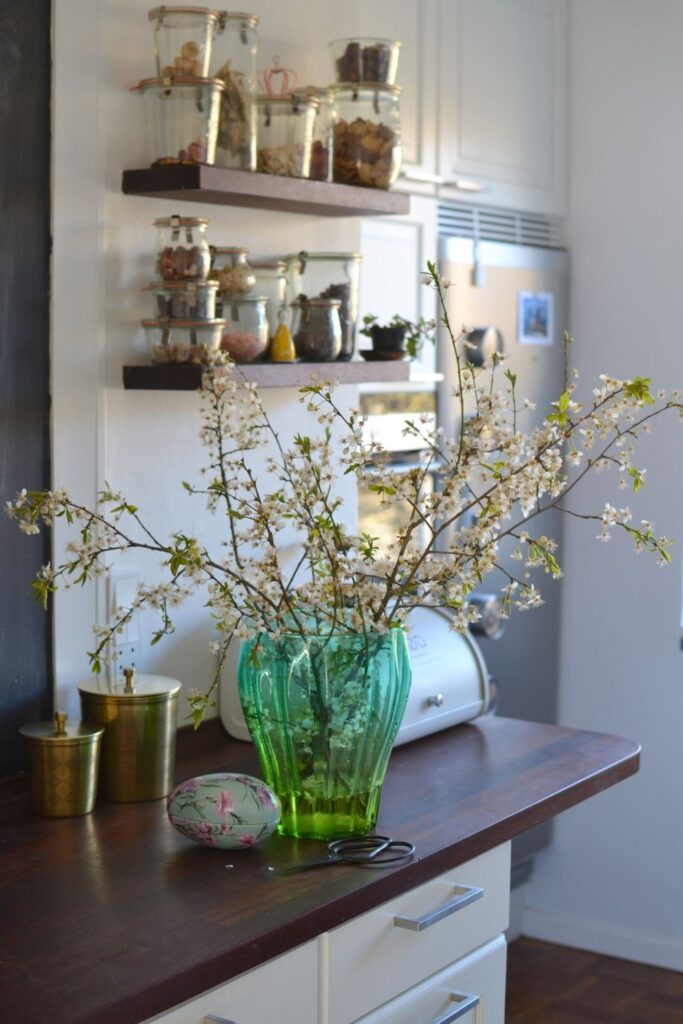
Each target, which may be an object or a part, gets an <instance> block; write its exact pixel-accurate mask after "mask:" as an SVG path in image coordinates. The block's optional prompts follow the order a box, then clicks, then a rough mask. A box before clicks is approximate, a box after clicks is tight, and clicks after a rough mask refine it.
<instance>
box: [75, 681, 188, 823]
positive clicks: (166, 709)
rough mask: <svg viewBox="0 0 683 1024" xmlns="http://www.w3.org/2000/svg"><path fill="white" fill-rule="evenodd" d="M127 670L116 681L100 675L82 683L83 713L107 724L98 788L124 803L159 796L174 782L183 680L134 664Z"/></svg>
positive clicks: (100, 723) (88, 719)
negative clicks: (122, 679)
mask: <svg viewBox="0 0 683 1024" xmlns="http://www.w3.org/2000/svg"><path fill="white" fill-rule="evenodd" d="M124 674H125V682H124V683H117V684H116V685H114V686H112V687H109V686H107V685H106V684H105V683H104V682H102V681H100V680H99V679H93V680H89V681H87V682H83V683H81V684H80V685H79V687H78V692H79V694H80V697H81V712H82V714H83V718H84V719H85V720H86V721H89V722H93V723H95V724H96V725H98V726H100V727H103V728H104V735H103V737H102V760H101V765H100V793H101V795H102V796H104V797H105V798H106V799H107V800H115V801H120V802H123V803H128V802H136V801H139V800H158V799H160V798H161V797H164V796H166V795H167V794H168V793H169V792H170V790H171V788H172V786H173V771H174V767H175V741H176V729H177V721H176V719H177V703H178V694H179V692H180V689H181V684H180V682H179V681H178V680H177V679H169V678H167V677H166V676H156V675H136V674H135V671H134V670H133V669H124Z"/></svg>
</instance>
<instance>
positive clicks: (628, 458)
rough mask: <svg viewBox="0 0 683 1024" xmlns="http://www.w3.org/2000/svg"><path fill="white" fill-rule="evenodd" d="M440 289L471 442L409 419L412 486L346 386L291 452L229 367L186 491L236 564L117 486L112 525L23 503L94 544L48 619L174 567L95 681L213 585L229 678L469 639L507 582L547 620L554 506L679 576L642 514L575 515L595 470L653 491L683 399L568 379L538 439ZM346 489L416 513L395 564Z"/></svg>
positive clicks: (76, 563)
mask: <svg viewBox="0 0 683 1024" xmlns="http://www.w3.org/2000/svg"><path fill="white" fill-rule="evenodd" d="M426 283H427V284H428V285H429V286H431V287H432V288H434V289H435V291H436V296H437V300H438V307H439V323H440V324H441V325H442V326H443V327H444V328H445V330H446V331H447V333H448V335H449V337H450V339H451V342H452V351H453V358H454V360H455V367H456V378H455V379H456V382H457V384H456V386H455V388H454V394H453V401H454V402H455V403H456V404H457V407H458V410H459V424H460V426H459V430H458V433H457V436H455V437H448V436H446V435H445V434H444V431H443V430H442V429H440V428H439V429H433V427H432V426H431V425H430V423H429V421H428V420H427V419H426V418H425V419H422V418H420V417H417V418H414V419H408V420H406V423H405V428H404V433H405V435H406V436H407V437H409V438H411V439H412V440H413V441H414V442H415V447H416V448H419V449H420V450H421V452H422V456H421V460H420V461H419V464H418V466H417V468H412V469H410V470H407V471H403V472H397V471H396V470H395V469H394V468H393V467H392V466H391V464H390V458H389V455H388V453H387V452H386V451H385V450H384V449H383V448H382V447H381V446H380V445H379V444H377V443H375V442H373V441H367V440H366V439H365V438H364V433H363V418H362V417H361V416H360V414H359V413H358V412H357V411H353V410H351V411H347V410H344V409H342V408H340V407H339V405H338V404H337V403H336V400H335V394H334V388H333V386H332V385H331V384H329V383H320V382H314V383H311V384H310V385H308V386H306V387H303V388H301V389H300V392H301V395H300V401H301V402H302V403H303V404H304V405H305V408H306V410H307V412H308V413H309V414H310V416H311V417H312V419H313V429H311V430H310V431H308V432H305V433H298V434H296V435H295V436H294V439H293V441H292V442H291V443H289V444H285V443H284V442H283V441H282V439H281V437H280V436H279V434H278V432H277V431H276V430H275V428H274V426H273V424H272V422H271V419H270V418H269V416H268V414H267V412H266V410H265V409H264V406H263V403H262V402H261V400H260V397H259V394H258V392H257V389H256V387H255V386H254V385H253V384H249V383H247V382H246V381H244V380H243V379H241V378H240V375H239V368H237V367H233V366H232V365H229V366H227V367H225V366H223V367H219V368H209V369H208V370H207V372H206V373H205V380H204V388H203V390H202V393H201V394H202V402H203V427H202V440H203V442H204V444H205V446H206V448H207V450H208V453H209V458H208V465H207V468H206V470H205V471H204V472H205V485H204V486H203V487H195V486H192V485H190V484H188V483H184V484H183V486H184V487H185V489H186V490H187V491H188V492H190V493H192V494H196V495H201V496H203V497H204V498H205V500H206V501H207V502H208V505H209V507H210V508H211V509H212V510H213V511H214V512H215V513H216V514H218V515H221V516H222V517H223V519H224V522H225V536H226V545H225V549H224V550H222V551H221V552H220V553H215V552H210V551H209V550H208V549H207V547H205V546H204V544H203V543H202V542H201V540H200V539H199V538H196V537H191V536H188V535H186V534H185V533H176V534H175V535H174V536H173V537H171V538H170V539H168V538H160V537H157V536H156V534H155V533H154V530H153V529H152V528H150V526H149V525H147V524H146V523H145V522H144V521H143V519H142V517H141V516H140V514H139V512H138V508H137V507H136V506H135V505H133V504H131V503H130V502H129V501H128V500H127V499H126V498H124V497H123V496H122V495H120V494H118V493H116V492H115V491H113V490H111V489H109V488H106V489H105V490H104V491H103V492H102V493H101V494H100V502H99V505H98V507H97V508H96V509H89V508H86V507H84V506H83V505H79V504H78V503H77V502H74V501H73V500H72V499H71V498H70V497H69V495H68V494H67V493H66V492H65V491H64V490H51V491H31V492H26V491H22V492H21V493H20V494H19V495H18V496H17V497H16V499H15V500H14V501H12V502H8V504H7V511H8V513H9V515H10V517H12V518H14V519H16V520H17V521H18V525H19V527H20V529H21V530H23V531H24V532H25V533H28V534H32V533H38V532H39V529H40V525H41V523H43V524H46V525H50V524H51V523H52V522H53V520H54V519H55V518H64V519H66V520H67V521H68V523H70V524H73V526H74V529H75V531H76V535H75V537H74V539H73V540H72V541H71V542H70V543H69V544H68V547H67V551H66V555H65V557H64V560H63V561H61V562H60V563H59V564H57V565H54V566H53V565H47V566H44V567H43V568H42V569H41V570H40V572H39V573H38V575H37V577H36V579H34V581H33V583H32V587H33V589H34V591H35V594H36V597H37V598H38V599H40V600H41V601H42V603H43V604H44V605H45V606H47V602H48V598H49V595H50V594H52V593H54V592H55V591H56V590H57V589H58V587H60V586H64V585H65V586H70V585H74V584H81V585H82V584H85V583H87V582H88V581H90V580H92V579H93V578H94V577H96V576H98V575H99V574H101V573H103V572H105V571H106V570H107V568H108V567H109V562H110V560H111V558H112V556H115V555H116V554H117V553H120V552H123V551H130V550H135V549H139V550H145V551H150V552H153V553H154V554H155V555H156V556H158V558H159V561H160V564H161V565H162V567H163V569H164V572H165V575H166V579H165V581H164V582H163V583H160V584H157V585H151V586H142V587H140V589H139V591H138V593H137V597H136V599H135V601H134V603H133V605H132V607H130V608H127V609H119V610H118V611H117V613H116V614H115V616H114V618H113V621H111V622H109V623H107V624H106V625H105V626H103V627H98V628H96V642H95V646H94V649H93V650H92V651H91V652H89V656H90V661H91V666H92V668H93V669H94V670H95V671H100V670H101V669H102V666H103V664H104V662H105V660H106V658H107V656H108V654H109V652H110V650H111V649H112V648H113V643H112V641H113V640H114V638H115V636H116V634H117V632H118V631H120V630H121V628H122V627H123V626H124V625H125V623H126V621H127V620H128V619H129V618H130V617H131V616H132V615H134V614H135V612H136V611H137V610H138V609H140V608H141V607H143V606H151V607H152V608H155V609H156V610H157V611H158V614H159V627H158V630H157V632H156V633H155V634H154V636H153V638H152V643H153V644H155V643H157V642H158V641H159V640H161V639H162V637H164V636H165V635H167V634H169V633H171V632H173V628H174V627H173V621H172V611H173V607H174V606H175V605H177V604H178V603H179V602H181V601H182V600H183V599H184V597H186V596H187V595H188V594H189V593H191V592H193V591H194V590H195V589H196V588H197V587H198V586H200V585H204V586H206V588H207V590H208V602H207V603H208V607H209V609H210V612H211V615H212V617H213V619H214V623H215V627H216V630H217V632H218V638H219V639H218V641H215V642H214V649H215V651H216V653H217V654H219V655H220V656H221V657H220V664H221V665H222V660H223V659H224V657H225V653H226V651H227V648H228V646H229V645H230V643H231V642H232V641H233V640H234V639H235V638H237V639H245V638H251V637H255V636H258V635H259V634H264V633H265V634H268V635H270V636H274V637H276V638H277V637H278V636H285V635H289V634H292V633H294V634H299V635H301V636H302V637H306V636H308V635H310V634H312V633H315V634H318V635H320V636H333V635H335V634H338V633H341V632H346V633H355V634H360V635H364V636H366V637H369V636H372V635H375V634H384V633H386V632H387V631H389V630H391V629H392V628H395V627H397V626H398V627H400V626H404V625H405V624H406V622H407V618H408V616H409V614H410V612H411V610H412V609H414V608H416V607H428V608H431V607H434V608H436V607H438V608H446V609H449V610H450V613H451V617H452V621H453V627H454V628H455V629H458V630H466V629H467V628H468V626H469V625H470V624H471V623H472V622H473V621H475V620H476V619H477V617H478V612H477V610H476V608H475V607H474V606H473V605H471V604H470V603H469V601H468V598H469V596H470V595H471V594H472V592H473V591H474V590H475V589H476V588H477V587H479V586H480V585H481V582H482V580H483V579H484V577H486V576H487V575H488V574H489V573H491V572H492V571H494V570H500V571H502V572H503V574H504V577H505V580H506V585H505V587H504V590H503V594H502V598H503V602H504V606H505V609H506V611H507V612H509V611H510V610H511V609H512V608H518V609H520V610H524V609H529V608H533V607H534V606H536V605H538V604H540V603H541V602H542V598H541V594H540V593H539V591H538V589H537V587H536V586H535V584H534V583H533V581H532V570H534V569H536V568H539V567H540V568H541V569H542V570H543V571H545V572H546V573H547V574H548V575H549V576H551V577H553V578H557V577H559V576H561V574H562V571H561V568H560V563H559V561H558V557H557V545H556V543H555V541H554V540H553V539H552V538H551V537H548V536H546V535H545V534H544V533H542V532H540V531H538V530H536V531H535V530H534V525H535V520H537V518H538V517H539V516H540V515H541V514H542V513H543V512H544V511H546V510H547V509H550V508H556V509H560V510H561V511H563V512H564V513H566V514H568V515H571V516H578V517H579V518H581V519H584V520H588V521H592V522H594V523H595V524H597V527H598V530H599V532H598V539H599V540H603V541H604V540H608V539H609V537H610V536H611V534H612V531H613V530H615V529H618V530H622V531H624V532H625V533H626V534H627V535H628V536H629V537H630V538H631V540H632V541H633V542H634V544H635V548H636V550H638V551H647V552H650V553H651V554H653V555H654V556H655V557H656V558H657V559H658V561H659V562H660V563H662V564H664V563H666V562H668V561H669V560H670V557H671V556H670V554H669V550H668V549H669V547H670V545H671V541H670V540H669V539H668V538H666V537H662V536H657V534H656V533H655V531H654V527H653V526H652V524H651V523H649V522H646V521H641V522H640V523H638V524H635V523H634V522H633V519H632V514H631V511H630V510H629V508H628V507H617V506H615V505H612V504H610V503H605V504H604V506H603V507H602V508H601V509H599V510H597V511H592V512H589V513H587V512H579V511H578V510H576V509H574V508H572V507H571V506H570V499H571V498H572V497H573V494H574V492H575V490H576V488H577V486H578V485H579V484H580V483H581V481H582V480H583V479H584V477H585V476H586V475H587V474H588V473H589V472H591V471H592V470H601V469H610V468H611V469H613V470H614V471H615V472H616V475H617V477H618V483H619V486H620V487H622V488H629V487H630V488H631V490H633V491H638V490H639V489H640V488H641V487H642V486H643V483H644V474H645V470H644V469H641V468H639V467H638V466H637V465H636V463H635V442H636V441H637V438H638V436H639V435H640V434H641V433H642V432H643V431H646V430H648V429H649V426H650V423H651V421H652V420H653V419H654V418H656V417H657V416H659V415H660V414H661V413H662V412H664V411H667V410H678V413H679V415H680V414H681V411H682V409H683V405H682V402H681V397H682V396H681V394H680V392H672V393H671V394H667V393H664V392H658V393H657V394H656V395H653V394H652V393H651V390H650V379H649V378H644V377H635V378H633V379H631V380H617V379H616V378H613V377H606V376H605V377H602V378H601V380H600V384H599V386H598V387H596V388H595V389H594V390H593V392H592V395H591V396H590V399H589V400H588V401H587V402H585V403H584V402H582V401H580V400H579V396H578V393H577V383H576V375H573V376H572V375H570V374H569V372H568V370H567V371H566V373H565V377H566V380H565V384H564V388H563V391H562V393H561V394H560V395H559V396H558V397H557V400H556V401H555V402H553V403H552V408H550V409H549V410H548V413H547V415H546V416H545V419H544V421H543V423H542V424H541V425H540V426H538V427H536V428H535V429H533V430H531V431H529V432H525V431H524V430H523V429H522V428H521V423H522V422H523V417H524V411H525V408H526V407H528V406H529V404H530V403H528V402H525V400H524V399H520V398H519V396H518V382H517V376H516V375H515V374H514V373H513V372H511V371H510V370H507V369H505V367H504V365H501V364H503V360H502V358H501V357H500V356H497V355H496V356H494V357H493V358H492V359H491V361H490V362H489V363H488V364H487V365H485V366H482V367H475V366H472V365H470V364H469V363H468V361H467V350H466V341H465V335H464V334H457V333H456V332H455V331H454V330H453V327H452V324H451V322H450V319H449V316H448V311H447V307H446V288H447V287H448V285H447V283H446V282H442V281H441V279H440V277H439V275H438V272H437V270H436V268H435V266H434V265H433V264H428V271H427V274H426ZM263 451H265V452H266V453H267V463H266V467H267V472H266V474H265V479H264V474H263V473H260V474H259V473H257V471H256V469H255V466H254V454H255V453H262V452H263ZM437 466H438V472H439V480H440V483H439V488H438V489H437V490H428V488H427V487H426V483H427V479H428V476H429V474H430V473H432V472H434V470H435V469H436V467H437ZM339 474H353V475H354V476H355V478H356V480H357V482H358V485H359V486H361V487H365V488H368V489H369V490H370V491H371V492H374V493H375V494H376V495H377V496H378V498H379V500H380V502H381V503H382V504H383V505H394V504H399V503H400V504H401V506H405V507H407V508H408V509H409V516H408V518H407V522H406V523H405V525H404V526H402V527H401V528H400V529H399V530H398V531H397V534H396V536H395V538H394V540H393V543H391V545H389V546H388V547H387V548H384V549H381V548H380V546H379V543H378V539H377V538H376V537H374V536H372V535H371V534H370V533H361V534H360V535H353V534H352V533H350V532H349V531H348V530H347V528H346V527H345V525H344V521H343V515H342V501H341V498H340V497H339V496H338V493H337V490H336V481H337V480H338V478H339V476H338V475H339ZM292 528H294V529H295V531H296V533H297V535H298V536H299V537H300V539H301V549H300V550H301V554H300V557H299V559H298V562H297V563H296V564H295V565H294V566H293V567H290V568H289V569H287V570H285V569H284V568H283V567H281V564H280V560H279V549H280V546H281V542H282V535H283V530H288V531H290V532H291V529H292ZM505 538H510V539H511V542H512V543H513V546H514V550H513V551H512V564H511V565H510V564H504V562H503V556H502V553H501V542H502V541H503V540H504V539H505ZM508 561H509V558H508V556H506V557H505V562H506V563H507V562H508ZM219 673H220V665H219V668H218V670H217V673H216V677H215V679H214V680H213V683H212V684H211V686H210V687H209V689H208V692H206V693H199V692H195V693H194V694H193V695H192V696H191V707H192V713H193V717H194V719H195V722H196V724H198V723H199V721H200V720H201V717H202V714H203V712H204V710H205V709H206V707H207V706H209V705H210V704H212V703H214V701H213V691H214V690H215V687H216V685H217V681H218V678H219Z"/></svg>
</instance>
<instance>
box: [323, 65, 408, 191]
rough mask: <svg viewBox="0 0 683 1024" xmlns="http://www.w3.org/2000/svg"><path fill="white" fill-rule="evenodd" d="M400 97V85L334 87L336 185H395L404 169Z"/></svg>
mask: <svg viewBox="0 0 683 1024" xmlns="http://www.w3.org/2000/svg"><path fill="white" fill-rule="evenodd" d="M400 94H401V90H400V87H399V86H397V85H374V86H370V85H338V86H335V87H334V98H335V99H334V102H335V124H334V153H333V158H332V177H333V179H334V181H337V182H340V183H341V184H343V185H364V186H366V187H367V188H385V189H386V188H390V186H391V185H393V183H394V182H395V181H396V179H397V177H398V173H399V171H400V169H401V114H400V106H399V103H400Z"/></svg>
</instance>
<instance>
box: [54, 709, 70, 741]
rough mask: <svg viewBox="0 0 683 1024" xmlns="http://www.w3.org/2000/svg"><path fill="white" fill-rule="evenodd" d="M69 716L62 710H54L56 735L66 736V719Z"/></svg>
mask: <svg viewBox="0 0 683 1024" xmlns="http://www.w3.org/2000/svg"><path fill="white" fill-rule="evenodd" d="M68 717H69V716H68V715H67V714H66V712H64V711H55V722H56V723H57V726H56V733H55V735H57V736H66V720H67V718H68Z"/></svg>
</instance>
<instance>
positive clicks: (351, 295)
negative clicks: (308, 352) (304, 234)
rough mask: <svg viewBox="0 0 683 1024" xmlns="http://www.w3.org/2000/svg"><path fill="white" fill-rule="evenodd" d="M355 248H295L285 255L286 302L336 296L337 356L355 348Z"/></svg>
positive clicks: (343, 357)
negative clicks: (289, 254) (297, 250)
mask: <svg viewBox="0 0 683 1024" xmlns="http://www.w3.org/2000/svg"><path fill="white" fill-rule="evenodd" d="M361 259H362V256H361V254H360V253H359V252H306V251H302V252H298V253H296V254H293V255H291V256H288V257H287V295H288V300H289V302H290V304H291V303H292V302H293V301H296V300H299V299H301V298H302V297H303V298H305V299H314V298H317V299H339V301H340V306H339V318H340V321H341V330H342V343H341V349H340V352H339V357H338V358H339V359H340V360H342V361H344V362H345V361H347V360H349V359H351V357H352V356H353V353H354V348H355V338H356V321H357V319H358V291H359V284H360V263H361Z"/></svg>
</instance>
